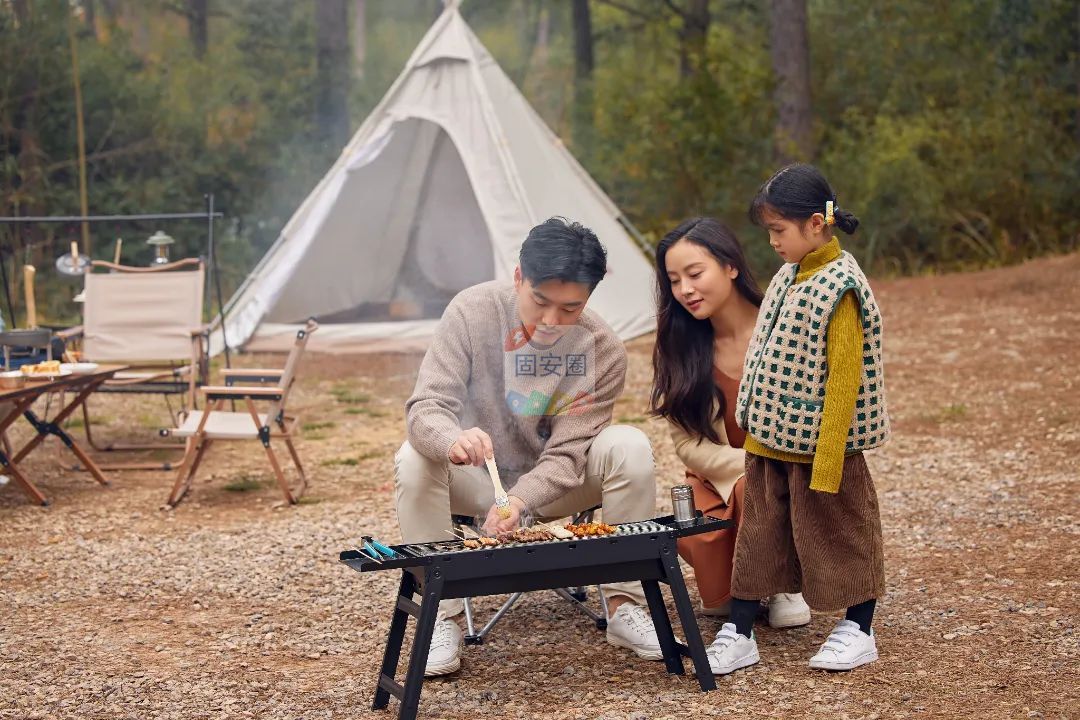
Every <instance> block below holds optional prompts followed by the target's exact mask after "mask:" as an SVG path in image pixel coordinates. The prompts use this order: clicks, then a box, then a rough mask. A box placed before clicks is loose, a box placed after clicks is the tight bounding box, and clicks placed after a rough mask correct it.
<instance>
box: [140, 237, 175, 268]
mask: <svg viewBox="0 0 1080 720" xmlns="http://www.w3.org/2000/svg"><path fill="white" fill-rule="evenodd" d="M175 242H176V241H175V240H173V239H172V238H171V237H169V236H168V235H166V234H165V233H163V232H161V231H160V230H158V231H157V232H156V233H154V234H153V235H151V236H150V238H149V239H148V240H147V241H146V244H147V245H152V246H153V248H154V259H153V260H151V261H150V265H151V266H153V265H165V264H166V263H168V262H169V246H170V245H172V244H173V243H175Z"/></svg>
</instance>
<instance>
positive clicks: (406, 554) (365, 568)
mask: <svg viewBox="0 0 1080 720" xmlns="http://www.w3.org/2000/svg"><path fill="white" fill-rule="evenodd" d="M390 549H391V550H393V551H394V553H395V556H394V557H392V558H384V559H382V560H381V561H376V560H373V559H372V558H371V556H370V555H368V554H367V553H366V552H363V551H362V550H343V551H342V552H341V553H340V554H339V555H338V559H339V560H340V561H341V562H343V563H345V564H346V565H348V566H349V567H351V568H352V569H353V570H356V571H357V572H372V571H375V570H399V569H401V568H407V567H416V566H418V565H428V564H430V562H431V559H430V558H426V557H418V556H417V555H415V554H414V553H412V552H411V551H410V550H409V549H408V548H407V547H405V546H402V545H391V546H390Z"/></svg>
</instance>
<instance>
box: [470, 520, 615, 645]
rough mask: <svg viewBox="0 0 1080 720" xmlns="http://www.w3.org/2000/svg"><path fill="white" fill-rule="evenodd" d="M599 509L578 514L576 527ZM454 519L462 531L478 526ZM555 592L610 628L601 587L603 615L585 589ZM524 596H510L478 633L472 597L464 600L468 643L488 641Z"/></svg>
mask: <svg viewBox="0 0 1080 720" xmlns="http://www.w3.org/2000/svg"><path fill="white" fill-rule="evenodd" d="M599 509H600V506H599V505H597V506H596V507H592V508H589V509H588V510H583V511H581V512H579V513H578V514H576V515H574V517H573V519H572V521H571V522H573V523H574V524H580V523H590V522H592V521H593V516H594V515H595V514H596V511H597V510H599ZM453 520H454V525H455V527H457V528H459V529H460V528H461V527H462V526H469V527H472V526H474V525H475V520H474V518H471V517H469V516H466V515H454V516H453ZM552 592H553V593H555V594H556V595H558V596H559V597H561V598H562V599H563V600H566V601H567V602H568V603H570V604H571V605H572V606H573V607H575V608H577V609H578V610H579V611H581V612H582V613H584V614H585V615H587V616H588V617H589V619H590V620H592V621H593V624H594V625H596V627H597V629H598V630H604V629H606V628H607V601H606V599H605V598H604V595H603V593H602V592H600V587H599V586H597V588H596V594H597V597H598V598H599V600H600V612H599V613H598V612H596V611H595V610H593V609H592V608H591V607H589V606H588V605H586V604H585V598H586V597H587V594H588V591H587V589H586V588H585V587H571V588H554V589H553V590H552ZM524 594H525V593H524V592H516V593H513V594H512V595H510V597H508V598H507V599H506V600H505V601H504V602H503V604H502V605H500V606H499V609H498V610H496V611H495V614H494V615H492V616H491V618H490V619H489V620H488V621H487V623H486V624H485V625H484V627H482V628H480V630H479V631H477V630H476V619H475V616H474V615H473V606H472V598H463V599H462V601H463V603H464V605H465V644H466V645H481V644H483V642H484V639H485V638H487V636H488V633H490V632H491V630H492V628H494V627H495V625H496V624H498V622H499V621H500V620H502V618H503V616H504V615H506V613H508V612H510V609H511V608H513V607H514V604H515V603H517V601H518V600H520V599H521V596H522V595H524Z"/></svg>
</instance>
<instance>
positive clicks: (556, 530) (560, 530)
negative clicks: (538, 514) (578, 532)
mask: <svg viewBox="0 0 1080 720" xmlns="http://www.w3.org/2000/svg"><path fill="white" fill-rule="evenodd" d="M544 529H545V530H547V531H548V532H549V533H551V534H552V535H554V536H555V537H556V538H557V539H559V540H569V539H570V538H572V537H574V533H572V532H570V531H569V530H567V529H566V528H564V527H562V526H561V525H546V524H545V525H544Z"/></svg>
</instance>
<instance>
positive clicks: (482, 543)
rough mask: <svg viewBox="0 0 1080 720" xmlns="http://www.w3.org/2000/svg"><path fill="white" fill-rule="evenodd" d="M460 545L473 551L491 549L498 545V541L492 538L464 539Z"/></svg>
mask: <svg viewBox="0 0 1080 720" xmlns="http://www.w3.org/2000/svg"><path fill="white" fill-rule="evenodd" d="M462 544H463V545H464V546H465V547H467V548H472V549H473V550H475V549H477V548H482V547H492V546H494V545H498V544H499V541H498V540H496V539H495V538H493V537H478V538H466V539H465V540H463V541H462Z"/></svg>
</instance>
